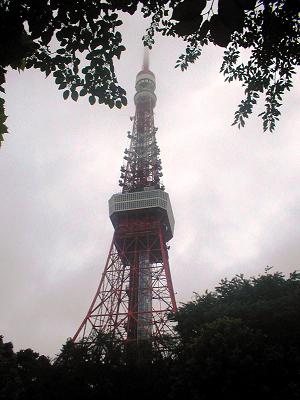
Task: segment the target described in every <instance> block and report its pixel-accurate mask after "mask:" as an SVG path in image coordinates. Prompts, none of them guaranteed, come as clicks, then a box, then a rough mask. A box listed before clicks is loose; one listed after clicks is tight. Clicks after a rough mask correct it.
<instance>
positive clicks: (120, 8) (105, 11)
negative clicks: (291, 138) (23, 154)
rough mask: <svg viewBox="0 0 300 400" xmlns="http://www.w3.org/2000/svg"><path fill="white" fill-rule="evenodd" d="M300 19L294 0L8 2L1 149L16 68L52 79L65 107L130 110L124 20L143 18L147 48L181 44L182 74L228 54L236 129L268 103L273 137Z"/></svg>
mask: <svg viewBox="0 0 300 400" xmlns="http://www.w3.org/2000/svg"><path fill="white" fill-rule="evenodd" d="M299 11H300V5H299V2H297V1H294V0H280V1H279V0H273V1H267V0H207V1H206V0H183V1H176V0H169V1H166V0H161V1H156V2H152V1H151V2H150V1H137V2H132V1H129V2H121V1H119V0H110V1H108V2H105V3H103V2H100V1H99V0H79V1H77V2H60V1H51V2H49V1H40V2H35V3H34V5H33V3H32V1H31V0H24V1H22V2H19V1H13V0H11V1H6V2H1V4H0V16H1V17H0V18H1V24H0V47H1V59H0V92H1V96H2V97H1V98H0V143H1V142H2V141H3V138H4V134H5V133H6V132H7V131H8V128H7V126H6V125H5V120H6V116H5V110H4V105H5V104H4V103H5V88H4V84H5V78H6V72H7V71H8V69H9V68H13V69H18V70H19V71H21V70H24V69H30V68H34V69H37V70H40V71H41V72H42V73H43V74H45V76H46V77H48V76H52V77H53V78H54V79H55V84H56V85H57V86H58V89H59V90H62V93H63V97H64V99H68V98H69V97H70V98H71V99H72V100H74V101H77V100H78V98H79V96H87V97H88V101H89V102H90V104H91V105H93V104H95V103H96V102H98V103H99V104H105V105H107V106H109V107H110V108H113V107H117V108H121V107H122V106H126V105H127V99H126V90H125V89H124V88H122V87H121V86H120V85H119V83H118V78H117V76H116V73H115V67H114V63H115V61H116V59H119V58H120V57H121V55H122V52H124V51H125V50H126V49H125V46H124V45H123V43H122V35H121V33H120V30H119V27H120V26H121V25H122V24H123V21H122V15H124V14H123V13H126V14H129V15H133V14H135V13H136V12H141V14H142V16H143V17H149V18H150V23H149V27H148V29H147V30H146V32H145V35H144V38H143V41H144V44H145V46H148V47H149V48H151V47H153V46H155V34H161V35H163V36H169V37H177V38H178V37H179V38H182V40H183V41H184V42H185V44H186V49H185V52H184V54H182V55H179V57H178V60H177V63H176V65H175V67H177V68H180V69H182V70H185V69H187V67H188V65H189V64H191V63H194V62H195V61H196V60H197V59H199V57H200V56H201V53H202V51H203V49H204V48H205V47H206V46H209V45H216V46H220V47H224V48H225V49H226V50H225V52H224V56H223V61H222V65H221V72H222V73H223V74H224V76H225V80H226V81H228V82H231V81H240V82H241V84H242V86H243V87H244V93H245V94H244V99H243V100H242V101H241V102H240V104H239V106H238V108H237V110H236V112H235V113H234V120H233V125H235V124H236V125H237V126H238V127H243V126H244V125H245V119H247V118H248V117H249V115H250V114H251V113H252V111H253V108H254V107H255V105H256V103H257V100H258V98H259V97H261V96H262V97H263V98H264V103H265V106H264V110H263V112H262V113H261V114H259V116H260V117H261V118H262V123H263V130H264V131H268V130H269V131H273V130H274V129H275V124H276V121H278V119H279V116H280V111H279V107H280V106H281V105H282V95H283V94H284V93H285V92H286V91H289V90H290V89H291V88H292V86H293V75H294V74H295V71H296V66H297V65H299V63H300V61H299V60H300V56H299V54H300V51H299V46H300V44H299V40H298V39H299V21H298V15H299ZM7 38H8V39H7ZM244 49H247V50H248V52H249V57H248V59H247V60H246V62H245V60H244V59H242V57H241V50H244ZM199 68H200V66H199Z"/></svg>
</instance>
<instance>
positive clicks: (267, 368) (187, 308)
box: [174, 270, 300, 400]
mask: <svg viewBox="0 0 300 400" xmlns="http://www.w3.org/2000/svg"><path fill="white" fill-rule="evenodd" d="M176 320H177V321H178V326H177V330H178V333H179V335H180V338H181V340H182V345H181V348H180V350H179V353H178V359H177V370H176V372H175V376H176V379H175V384H174V390H175V391H176V392H177V393H185V398H188V399H201V400H202V399H203V400H204V399H209V398H215V397H216V396H218V397H219V396H221V395H222V396H224V397H228V398H231V399H240V398H243V399H253V398H254V397H255V398H263V399H265V400H269V399H270V400H271V399H272V400H275V399H278V400H279V399H297V398H299V395H300V380H299V376H300V341H299V335H300V274H297V273H293V274H291V275H290V277H289V278H285V277H284V275H283V274H281V273H279V272H276V273H274V274H271V273H270V272H269V270H267V271H266V274H264V275H262V276H259V277H257V278H250V279H246V278H245V277H244V276H243V275H240V276H236V277H235V278H233V279H231V280H227V279H224V280H222V281H221V283H220V285H219V286H218V287H216V289H215V291H214V292H206V293H205V294H204V295H201V296H200V295H196V299H195V300H194V301H192V302H190V303H187V304H185V305H184V306H183V307H181V309H180V310H179V312H178V314H177V315H176Z"/></svg>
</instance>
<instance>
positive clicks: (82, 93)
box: [79, 87, 87, 96]
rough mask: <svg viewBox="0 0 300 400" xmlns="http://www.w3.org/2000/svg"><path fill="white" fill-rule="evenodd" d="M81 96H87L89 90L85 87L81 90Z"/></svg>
mask: <svg viewBox="0 0 300 400" xmlns="http://www.w3.org/2000/svg"><path fill="white" fill-rule="evenodd" d="M79 94H80V96H85V95H86V94H87V89H86V88H85V87H84V88H82V89H81V90H80V93H79Z"/></svg>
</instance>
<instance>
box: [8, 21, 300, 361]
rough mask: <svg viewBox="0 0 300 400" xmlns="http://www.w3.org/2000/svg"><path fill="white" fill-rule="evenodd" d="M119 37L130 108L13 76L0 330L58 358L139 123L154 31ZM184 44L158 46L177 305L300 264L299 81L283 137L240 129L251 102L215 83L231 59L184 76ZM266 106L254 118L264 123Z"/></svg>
mask: <svg viewBox="0 0 300 400" xmlns="http://www.w3.org/2000/svg"><path fill="white" fill-rule="evenodd" d="M128 21H129V22H130V23H126V24H125V26H124V28H123V32H124V33H123V36H124V41H125V44H126V47H127V51H126V52H125V54H124V55H123V57H122V59H121V61H120V62H118V64H117V71H118V75H119V79H120V83H121V84H122V85H124V86H125V88H126V89H127V91H128V100H129V104H128V106H127V107H126V108H124V109H122V110H117V109H116V110H110V109H108V108H106V107H104V106H100V105H97V104H95V105H94V106H90V105H89V103H88V100H87V99H80V100H79V101H78V103H75V102H73V101H71V100H70V101H64V100H63V99H62V93H61V92H59V91H58V90H57V88H56V85H55V84H54V82H53V81H52V78H48V79H45V78H44V77H43V76H42V74H41V73H39V72H38V71H27V72H25V73H21V74H19V73H17V72H15V71H12V72H9V74H8V79H7V85H6V91H7V96H6V98H7V114H8V116H9V117H8V120H7V122H8V125H9V128H10V131H11V134H10V135H6V137H5V142H4V145H3V147H2V148H1V150H0V182H1V185H0V196H1V197H0V198H1V207H0V221H1V222H0V224H1V225H0V260H1V278H0V334H3V335H4V336H5V340H7V341H13V343H14V345H15V348H16V349H20V348H27V347H31V348H33V349H35V350H36V351H38V352H41V353H43V354H47V355H50V356H54V355H55V354H57V353H58V351H59V349H60V347H61V345H62V344H63V343H64V342H65V340H66V338H67V337H70V336H72V335H73V334H74V332H75V331H76V329H77V328H78V326H79V324H80V322H81V320H82V319H83V317H84V315H85V313H86V312H87V309H88V306H89V304H90V301H91V299H92V297H93V295H94V293H95V290H96V288H97V285H98V282H99V279H100V275H101V273H102V270H103V267H104V262H105V258H106V256H107V252H108V249H109V245H110V242H111V238H112V234H113V229H112V225H111V223H110V220H109V217H108V204H107V201H108V199H109V197H110V196H111V195H112V194H113V193H115V192H118V191H119V186H118V179H119V172H120V166H121V164H122V157H123V151H124V149H125V147H126V146H127V145H128V142H127V140H128V139H127V137H126V132H127V131H128V130H130V129H131V122H130V119H129V118H130V116H131V115H134V104H133V95H134V81H135V76H136V73H137V72H138V71H139V69H140V67H141V63H142V45H141V37H142V35H143V32H144V29H145V24H144V22H143V21H142V19H141V18H139V17H138V16H134V17H131V18H130V19H129V20H128ZM183 48H184V46H183V43H182V42H181V41H180V40H175V39H165V38H158V39H157V43H156V45H155V47H154V50H153V51H152V52H151V56H150V57H151V61H150V63H151V69H152V71H153V72H154V73H155V75H156V80H157V91H156V93H157V97H158V101H157V106H156V109H155V123H156V126H158V128H159V130H158V134H157V139H158V143H159V145H160V148H161V157H162V165H163V172H164V178H163V179H164V184H165V186H166V190H167V192H168V193H169V194H170V198H171V202H172V205H173V211H174V215H175V220H176V225H175V236H174V238H173V240H172V241H171V242H170V246H171V249H170V263H171V272H172V277H173V284H174V288H175V291H176V292H177V300H178V302H184V301H188V300H190V299H191V298H192V296H193V292H199V293H201V292H203V291H204V290H205V289H206V288H208V289H212V288H213V287H214V286H215V285H217V283H218V282H219V281H220V279H222V278H224V277H228V278H231V277H233V276H234V275H235V274H238V273H244V274H245V275H247V276H251V275H254V274H259V273H263V272H264V269H265V267H266V266H267V265H269V266H273V267H274V270H280V271H284V272H286V273H288V272H292V271H294V270H295V269H299V268H300V246H299V243H300V223H299V219H300V201H299V200H300V185H299V175H300V129H299V128H300V126H299V125H300V124H299V116H298V113H299V97H300V90H299V81H300V80H299V76H298V79H297V80H296V82H295V88H294V90H293V91H292V92H291V93H290V94H288V95H286V96H285V104H284V106H283V107H282V114H283V115H282V118H281V121H280V123H279V124H278V129H277V130H276V133H274V134H263V133H262V127H261V121H260V120H259V119H258V118H256V117H255V116H254V115H253V116H252V118H251V119H250V121H248V123H247V126H246V128H244V129H243V130H241V131H239V130H238V129H237V128H235V127H231V122H232V120H233V113H234V111H235V108H236V106H237V105H238V103H239V100H240V99H241V96H242V89H241V88H240V86H239V84H227V83H224V78H223V77H222V76H221V75H220V74H219V73H218V71H219V68H220V64H221V57H222V50H221V49H219V48H216V47H212V46H211V47H210V48H209V49H207V50H206V51H205V52H204V54H203V56H202V58H201V59H200V61H199V62H198V63H196V64H195V65H193V66H192V67H191V68H189V70H188V71H187V72H184V73H182V72H180V71H178V70H175V69H174V64H175V61H176V58H177V56H178V55H180V54H181V51H182V50H183ZM260 111H261V109H257V110H256V112H255V114H258V113H259V112H260Z"/></svg>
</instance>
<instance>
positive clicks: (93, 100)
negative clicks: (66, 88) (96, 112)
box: [89, 96, 96, 106]
mask: <svg viewBox="0 0 300 400" xmlns="http://www.w3.org/2000/svg"><path fill="white" fill-rule="evenodd" d="M89 102H90V105H91V106H92V105H93V104H95V103H96V97H95V96H90V97H89Z"/></svg>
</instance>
